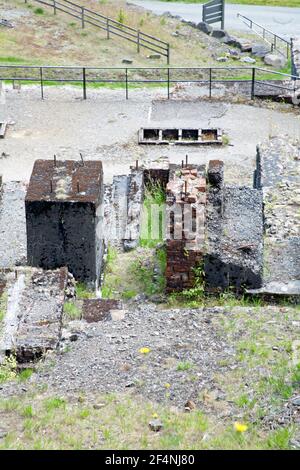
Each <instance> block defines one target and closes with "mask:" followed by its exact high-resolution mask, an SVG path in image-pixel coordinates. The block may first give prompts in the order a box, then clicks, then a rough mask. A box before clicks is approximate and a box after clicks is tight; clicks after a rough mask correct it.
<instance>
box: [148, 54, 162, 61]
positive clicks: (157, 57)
mask: <svg viewBox="0 0 300 470" xmlns="http://www.w3.org/2000/svg"><path fill="white" fill-rule="evenodd" d="M160 58H161V55H160V54H150V55H148V56H147V59H150V60H157V59H160Z"/></svg>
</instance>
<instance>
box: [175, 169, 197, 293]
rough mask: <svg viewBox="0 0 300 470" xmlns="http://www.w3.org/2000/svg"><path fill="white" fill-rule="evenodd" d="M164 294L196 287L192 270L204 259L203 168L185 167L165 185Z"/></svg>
mask: <svg viewBox="0 0 300 470" xmlns="http://www.w3.org/2000/svg"><path fill="white" fill-rule="evenodd" d="M166 202H167V209H166V220H167V237H166V238H167V242H166V243H167V268H166V289H167V292H172V291H176V290H178V291H180V290H182V289H188V288H191V287H193V286H194V284H195V274H196V273H195V268H196V267H198V266H200V265H201V263H202V262H203V259H204V225H205V204H206V179H205V176H204V173H203V169H202V168H201V169H200V168H197V167H194V166H189V165H186V166H185V167H184V168H178V169H177V170H176V169H175V171H173V172H172V174H171V178H170V181H169V183H168V184H167V201H166Z"/></svg>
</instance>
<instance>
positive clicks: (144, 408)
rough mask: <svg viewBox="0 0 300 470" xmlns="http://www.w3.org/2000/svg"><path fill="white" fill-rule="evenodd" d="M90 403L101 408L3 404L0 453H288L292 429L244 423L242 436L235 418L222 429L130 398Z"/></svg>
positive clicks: (39, 401)
mask: <svg viewBox="0 0 300 470" xmlns="http://www.w3.org/2000/svg"><path fill="white" fill-rule="evenodd" d="M94 400H95V403H97V401H98V402H101V403H104V405H105V406H104V407H103V408H101V409H100V410H95V409H93V406H92V403H84V402H79V401H76V400H75V401H72V402H66V401H65V400H64V399H61V398H57V397H47V398H44V396H32V395H31V396H28V395H25V396H23V399H22V401H20V400H16V399H11V398H10V399H1V400H0V413H1V416H2V417H4V419H5V422H6V423H8V422H11V424H12V425H11V427H10V430H9V432H8V434H7V436H5V437H4V438H3V439H2V440H1V441H0V449H34V450H37V449H40V450H42V449H44V450H46V449H51V450H54V449H58V450H60V449H72V450H79V449H115V450H119V449H123V450H124V449H126V450H133V449H153V450H156V449H162V450H170V449H179V450H183V449H186V450H196V449H199V450H206V449H234V450H238V449H289V442H290V440H291V438H293V435H294V432H295V429H294V428H293V426H289V427H285V426H283V427H281V428H279V429H276V430H275V431H271V430H267V429H263V428H260V427H259V426H258V425H254V424H252V423H248V430H247V432H246V433H244V434H243V435H240V434H238V433H237V432H235V431H234V429H233V424H234V421H233V420H234V418H233V417H231V418H228V419H227V422H226V424H225V425H224V424H223V423H222V422H221V421H220V420H216V421H215V420H214V419H212V418H211V417H210V416H209V415H207V414H205V413H204V412H203V411H201V410H199V409H195V410H193V411H191V412H190V413H185V412H184V411H183V410H182V411H181V410H179V409H176V408H175V407H168V406H165V405H161V404H157V403H151V402H149V401H147V400H145V398H142V397H140V398H139V397H136V396H135V397H133V396H130V394H123V395H121V394H107V395H104V396H101V397H94ZM94 400H93V401H94ZM154 415H155V416H157V417H158V418H159V419H160V420H161V421H162V423H163V429H162V431H161V432H159V433H154V432H152V431H151V430H150V429H149V426H148V424H149V422H150V421H151V420H152V419H153V416H154ZM6 425H7V424H6Z"/></svg>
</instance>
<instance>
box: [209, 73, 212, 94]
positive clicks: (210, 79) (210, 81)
mask: <svg viewBox="0 0 300 470" xmlns="http://www.w3.org/2000/svg"><path fill="white" fill-rule="evenodd" d="M211 89H212V68H211V67H210V69H209V97H210V98H211Z"/></svg>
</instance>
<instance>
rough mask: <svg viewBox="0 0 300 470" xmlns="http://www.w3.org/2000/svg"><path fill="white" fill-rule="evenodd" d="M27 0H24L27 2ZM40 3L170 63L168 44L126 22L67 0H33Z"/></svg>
mask: <svg viewBox="0 0 300 470" xmlns="http://www.w3.org/2000/svg"><path fill="white" fill-rule="evenodd" d="M27 1H28V0H25V3H27ZM33 1H35V2H38V3H41V4H42V5H45V6H48V7H51V8H53V13H54V15H56V13H57V11H61V12H63V13H66V14H67V15H70V16H72V17H73V18H75V19H77V20H79V21H80V23H81V27H82V28H85V26H86V25H92V26H95V27H96V28H99V29H101V30H102V31H105V32H106V37H107V39H110V37H111V35H114V36H118V37H120V38H122V39H125V40H126V41H129V42H131V43H133V44H135V45H136V47H137V52H140V50H141V48H144V49H148V50H150V51H152V52H155V53H156V54H160V55H161V56H163V57H166V59H167V63H168V64H169V63H170V45H169V44H168V43H167V42H164V41H162V40H160V39H158V38H156V37H155V36H151V35H150V34H146V33H144V32H143V31H140V30H139V29H135V28H131V27H130V26H127V25H126V24H123V23H120V22H118V21H116V20H113V19H112V18H109V17H108V16H104V15H101V14H100V13H97V12H95V11H93V10H90V9H88V8H86V7H84V6H82V5H78V4H76V3H73V2H71V1H69V0H33Z"/></svg>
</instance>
